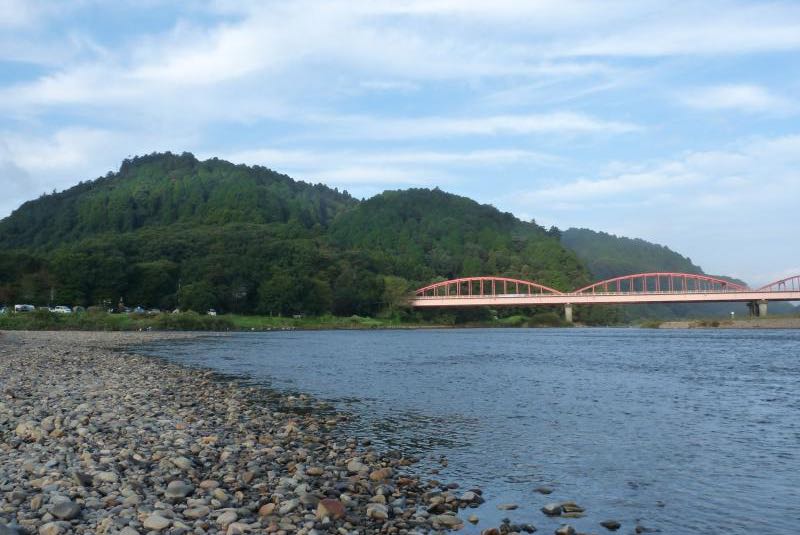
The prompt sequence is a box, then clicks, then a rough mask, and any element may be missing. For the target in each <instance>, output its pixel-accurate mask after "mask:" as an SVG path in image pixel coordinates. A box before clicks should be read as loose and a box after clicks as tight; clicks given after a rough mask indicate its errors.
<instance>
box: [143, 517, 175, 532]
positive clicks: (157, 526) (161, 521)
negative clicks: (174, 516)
mask: <svg viewBox="0 0 800 535" xmlns="http://www.w3.org/2000/svg"><path fill="white" fill-rule="evenodd" d="M171 524H172V521H171V520H169V519H168V518H164V517H163V516H161V515H158V514H152V515H150V516H148V517H147V518H146V519H145V520H144V522H143V523H142V525H143V526H144V527H145V529H148V530H152V531H163V530H165V529H167V528H168V527H169V526H170V525H171Z"/></svg>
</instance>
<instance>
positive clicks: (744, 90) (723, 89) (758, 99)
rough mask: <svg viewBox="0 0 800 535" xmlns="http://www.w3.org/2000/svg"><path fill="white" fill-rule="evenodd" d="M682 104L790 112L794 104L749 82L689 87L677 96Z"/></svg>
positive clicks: (697, 106) (693, 106)
mask: <svg viewBox="0 0 800 535" xmlns="http://www.w3.org/2000/svg"><path fill="white" fill-rule="evenodd" d="M678 99H679V101H680V102H682V103H683V104H684V105H686V106H689V107H692V108H696V109H701V110H737V111H742V112H791V111H793V110H794V109H795V108H796V105H795V104H794V103H792V102H791V101H790V100H789V99H787V98H784V97H781V96H779V95H776V94H774V93H772V92H771V91H769V90H768V89H766V88H764V87H761V86H758V85H750V84H738V85H718V86H711V87H701V88H697V89H690V90H688V91H686V92H684V93H683V94H681V95H680V96H679V97H678Z"/></svg>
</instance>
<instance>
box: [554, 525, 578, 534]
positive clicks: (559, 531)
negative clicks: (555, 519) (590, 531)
mask: <svg viewBox="0 0 800 535" xmlns="http://www.w3.org/2000/svg"><path fill="white" fill-rule="evenodd" d="M555 534H556V535H575V528H573V527H572V526H570V525H569V524H563V525H562V526H561V527H559V528H558V529H556V531H555Z"/></svg>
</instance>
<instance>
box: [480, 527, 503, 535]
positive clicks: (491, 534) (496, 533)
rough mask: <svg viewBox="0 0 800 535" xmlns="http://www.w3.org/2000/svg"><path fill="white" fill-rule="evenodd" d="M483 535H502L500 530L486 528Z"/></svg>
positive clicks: (482, 532)
mask: <svg viewBox="0 0 800 535" xmlns="http://www.w3.org/2000/svg"><path fill="white" fill-rule="evenodd" d="M481 535H500V530H499V529H497V528H486V529H484V530H483V531H481Z"/></svg>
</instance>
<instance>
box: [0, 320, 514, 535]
mask: <svg viewBox="0 0 800 535" xmlns="http://www.w3.org/2000/svg"><path fill="white" fill-rule="evenodd" d="M164 336H185V335H180V334H173V335H165V334H163V333H57V334H56V333H48V332H25V333H22V332H13V333H9V332H3V333H0V363H2V366H0V487H2V492H0V533H3V534H20V533H39V534H40V535H59V534H66V533H79V534H89V533H92V534H94V533H99V534H104V533H109V534H111V533H120V534H124V535H135V534H143V533H170V534H184V533H224V534H227V535H236V534H241V533H246V532H248V533H249V532H255V533H265V532H266V533H278V534H285V533H300V534H308V535H314V534H320V533H340V534H342V535H347V534H351V533H352V534H355V533H362V534H363V533H379V532H380V533H394V534H397V535H404V534H408V533H415V532H429V531H438V530H443V529H452V528H458V527H460V526H462V525H463V524H464V521H463V520H462V519H461V517H460V516H459V515H458V513H459V510H460V509H463V508H467V507H469V508H473V507H477V505H478V504H479V503H480V502H482V498H481V492H480V490H477V489H473V490H470V491H465V490H455V488H456V487H457V485H455V484H447V483H442V482H438V481H431V480H426V481H424V482H423V481H422V480H420V478H419V476H418V475H416V474H415V473H414V470H413V467H412V465H413V464H414V462H415V460H414V459H409V458H406V457H404V456H403V455H402V453H401V452H381V451H375V450H373V449H372V448H371V447H370V445H369V442H368V441H361V440H359V439H357V438H356V437H352V436H347V435H346V433H344V432H343V431H342V430H341V429H340V427H341V425H342V424H343V423H344V422H347V421H348V419H349V418H350V416H349V415H347V414H344V413H340V412H337V411H335V410H334V409H333V408H332V407H330V406H328V405H326V404H325V403H322V402H319V401H316V400H314V399H311V398H309V397H306V396H287V395H283V394H279V393H277V392H274V391H270V390H266V389H261V388H254V387H250V386H240V385H239V384H237V383H236V381H235V380H233V379H230V378H225V377H220V376H218V375H216V374H214V373H212V372H210V371H202V370H196V369H188V368H183V367H180V366H177V365H173V364H170V363H166V362H163V361H161V360H159V359H155V358H148V357H143V356H139V355H135V354H132V353H130V352H127V351H125V349H124V347H123V348H122V349H120V347H122V346H124V345H126V344H131V343H143V342H146V341H151V340H155V339H157V338H162V337H164ZM462 516H466V515H463V514H462ZM514 528H516V529H510V526H505V529H504V531H505V532H510V531H519V530H520V528H518V527H516V526H514ZM523 528H524V527H523ZM497 533H499V531H497Z"/></svg>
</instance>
